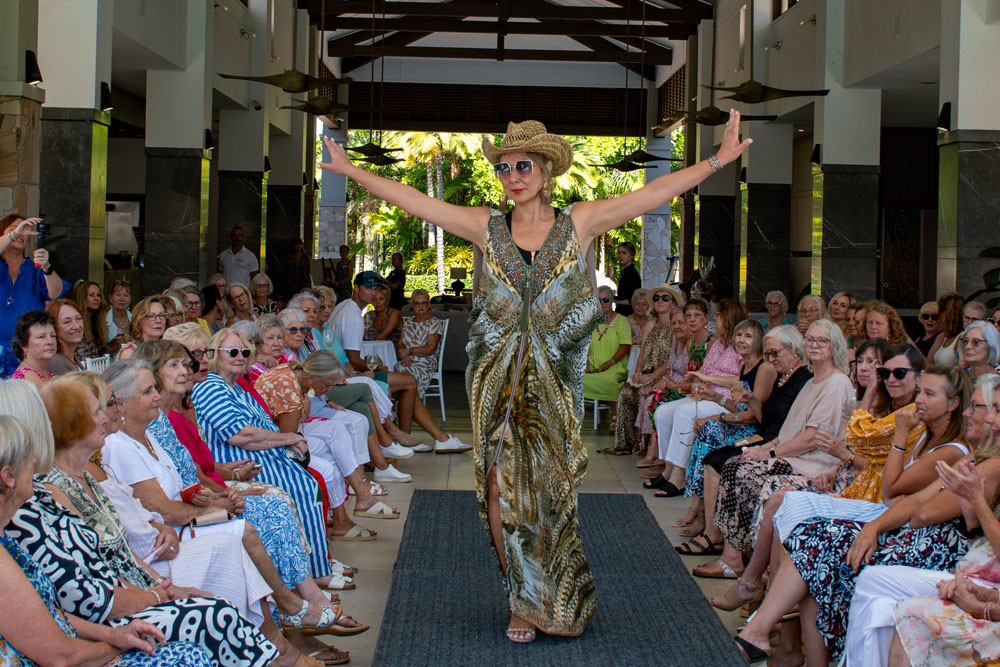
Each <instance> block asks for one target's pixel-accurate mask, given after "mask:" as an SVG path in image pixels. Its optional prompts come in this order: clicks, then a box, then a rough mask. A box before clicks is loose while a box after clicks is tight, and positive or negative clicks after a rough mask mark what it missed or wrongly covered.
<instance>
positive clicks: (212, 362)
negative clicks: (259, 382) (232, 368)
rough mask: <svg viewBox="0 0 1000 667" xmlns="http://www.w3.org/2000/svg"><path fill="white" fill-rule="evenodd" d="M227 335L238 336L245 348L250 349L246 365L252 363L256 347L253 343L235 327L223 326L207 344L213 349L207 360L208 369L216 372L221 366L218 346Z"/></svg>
mask: <svg viewBox="0 0 1000 667" xmlns="http://www.w3.org/2000/svg"><path fill="white" fill-rule="evenodd" d="M229 336H238V337H239V339H240V343H241V344H242V345H243V346H244V347H245V348H247V349H248V350H250V358H249V359H247V365H248V366H249V365H250V364H252V363H253V361H254V358H255V356H256V349H255V348H254V346H253V343H251V342H250V341H249V340H247V339H246V337H245V336H244V335H243V334H242V333H240V332H239V331H237V330H236V329H233V328H232V327H225V328H223V329H219V331H218V332H217V333H216V334H215V335H214V336H212V341H211V342H210V343H209V346H208V347H209V349H212V350H215V354H214V355H212V358H211V359H209V360H208V370H210V371H212V372H215V373H218V372H219V370H220V369H221V368H222V355H221V354H219V351H218V350H219V347H220V346H221V345H222V341H224V340H226V338H228V337H229Z"/></svg>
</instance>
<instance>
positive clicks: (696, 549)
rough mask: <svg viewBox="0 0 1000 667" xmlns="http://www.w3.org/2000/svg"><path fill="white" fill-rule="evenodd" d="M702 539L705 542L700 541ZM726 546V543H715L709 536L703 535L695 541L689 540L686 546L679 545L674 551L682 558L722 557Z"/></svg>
mask: <svg viewBox="0 0 1000 667" xmlns="http://www.w3.org/2000/svg"><path fill="white" fill-rule="evenodd" d="M700 538H705V539H704V541H699V539H700ZM725 544H726V543H725V542H713V541H712V540H711V539H709V537H708V535H706V534H705V533H702V534H701V535H698V536H696V537H695V538H694V539H693V540H688V541H687V542H685V543H684V544H678V545H677V546H676V547H674V551H676V552H677V553H679V554H680V555H682V556H721V555H722V547H724V546H725Z"/></svg>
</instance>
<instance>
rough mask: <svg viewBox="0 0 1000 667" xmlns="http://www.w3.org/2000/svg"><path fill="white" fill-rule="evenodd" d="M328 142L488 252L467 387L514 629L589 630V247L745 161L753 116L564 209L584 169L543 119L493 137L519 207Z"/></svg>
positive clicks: (370, 179)
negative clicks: (474, 203)
mask: <svg viewBox="0 0 1000 667" xmlns="http://www.w3.org/2000/svg"><path fill="white" fill-rule="evenodd" d="M324 143H325V145H326V149H327V151H329V160H328V161H327V162H325V163H324V164H322V168H323V169H326V170H327V171H332V172H335V173H338V174H343V175H346V176H348V177H350V178H352V179H353V180H355V181H357V182H358V183H359V184H360V185H361V186H362V187H364V188H365V189H366V190H368V191H369V192H371V193H372V194H373V195H374V196H376V197H378V198H380V199H383V200H384V201H386V202H388V203H390V204H393V205H395V206H398V207H399V208H401V209H403V210H405V211H407V212H408V213H410V214H411V215H414V216H416V217H419V218H422V219H424V220H426V221H427V222H429V223H432V224H435V225H438V226H440V227H441V228H442V229H444V230H445V231H448V232H450V233H452V234H455V235H456V236H460V237H462V238H464V239H468V240H470V241H472V242H473V243H475V244H476V245H477V246H478V247H479V248H480V249H482V251H483V271H482V276H481V278H480V281H479V286H478V288H477V291H476V297H475V304H474V307H473V311H472V313H471V314H470V318H471V320H472V321H473V324H472V326H471V328H470V331H469V344H468V347H467V350H468V352H469V366H468V369H467V370H466V387H467V389H468V392H469V405H470V406H471V411H472V430H473V442H474V443H475V446H474V448H473V454H474V458H475V461H476V482H477V484H476V492H477V498H478V501H479V513H480V517H481V518H482V521H483V525H484V527H485V528H487V529H488V530H489V532H490V535H491V537H492V540H493V547H494V549H495V550H496V555H497V557H498V560H499V564H500V569H501V573H502V576H503V581H504V585H505V589H506V592H507V595H508V598H509V603H510V608H511V619H510V625H509V626H508V628H507V637H508V638H509V639H510V640H511V641H515V642H522V643H524V642H530V641H532V640H534V638H535V635H536V631H538V630H540V631H543V632H546V633H548V634H555V635H568V636H575V635H579V634H580V633H582V632H583V630H584V629H585V628H586V626H587V623H588V622H589V621H590V618H591V617H592V616H593V614H594V611H595V609H596V606H597V599H596V596H595V593H594V580H593V576H592V574H591V572H590V567H589V565H588V564H587V560H586V557H585V556H584V553H583V549H582V545H581V541H580V535H579V525H578V519H577V502H576V487H577V486H578V485H579V484H580V482H581V481H582V480H583V474H584V472H585V470H586V465H587V455H586V451H585V449H584V446H583V444H582V443H581V440H580V425H581V422H582V419H583V371H584V369H585V367H586V357H587V348H588V344H589V340H590V332H591V330H592V328H593V326H594V323H595V321H596V319H597V318H598V317H599V316H600V310H599V308H598V305H597V301H596V299H595V298H594V291H593V286H592V282H591V279H590V275H591V274H590V272H591V271H592V269H588V267H587V262H586V261H585V257H584V252H583V251H582V249H583V248H588V247H590V245H591V244H592V242H593V240H594V239H595V238H596V237H597V236H599V235H600V234H603V233H605V232H607V231H609V230H611V229H614V228H615V227H618V226H621V225H623V224H625V222H627V221H628V220H631V219H633V218H635V217H638V216H640V215H642V214H644V213H645V212H647V211H651V210H655V209H656V208H658V207H660V206H663V205H664V204H666V203H667V202H668V201H670V200H671V199H672V198H673V197H675V196H676V195H678V194H680V193H682V192H684V191H685V190H688V189H690V188H692V187H694V186H695V185H697V184H698V183H700V182H701V181H703V180H704V179H706V178H707V177H708V176H710V175H711V174H713V173H715V172H717V171H719V170H721V169H722V166H723V165H724V164H727V163H729V162H731V161H733V160H735V159H737V158H738V157H739V156H740V155H741V154H742V153H743V151H744V150H745V149H746V147H747V146H748V145H749V144H750V139H746V140H744V141H743V142H742V143H741V142H740V140H739V113H737V112H732V113H731V114H730V120H729V123H728V125H727V128H726V134H725V137H724V138H723V141H722V146H721V148H720V150H719V152H718V154H717V155H714V156H712V157H711V158H709V159H708V160H704V161H702V162H700V163H698V164H696V165H694V166H692V167H690V168H688V169H684V170H681V171H678V172H674V173H672V174H668V175H666V176H663V177H661V178H657V179H655V180H654V181H652V182H650V183H649V184H647V185H646V186H644V187H643V188H641V189H639V190H636V191H635V192H631V193H628V194H626V195H623V196H621V197H617V198H615V199H612V200H599V201H584V202H579V203H577V204H575V205H574V206H571V207H566V208H563V209H559V208H553V207H552V206H550V205H549V202H550V200H551V196H552V179H553V178H554V177H557V176H559V175H561V174H563V173H565V172H566V171H567V170H568V169H569V168H570V166H571V165H572V161H573V154H572V148H571V147H570V145H569V143H568V142H566V140H564V139H562V138H561V137H558V136H556V135H553V134H549V133H548V132H546V130H545V126H544V125H542V124H541V123H539V122H537V121H525V122H523V123H511V124H510V125H508V127H507V135H506V137H505V138H504V140H503V143H502V144H501V145H500V146H496V145H494V144H493V143H492V141H491V140H489V139H487V140H484V141H483V152H484V154H485V155H486V158H487V159H489V160H490V162H491V163H492V164H493V165H494V170H495V173H496V175H497V177H498V178H499V180H500V183H501V185H502V186H503V189H504V194H505V195H506V197H507V198H509V199H510V200H512V201H513V203H514V204H515V207H514V209H513V210H512V211H510V212H509V213H507V214H503V213H501V212H499V211H495V210H491V209H487V208H486V207H462V206H455V205H452V204H448V203H445V202H442V201H439V200H436V199H433V198H431V197H427V196H426V195H425V194H423V193H421V192H420V191H418V190H416V189H414V188H411V187H409V186H406V185H403V184H401V183H397V182H395V181H390V180H388V179H385V178H381V177H379V176H377V175H375V174H373V173H371V172H368V171H365V170H363V169H360V168H358V167H356V166H354V165H353V164H352V163H351V162H350V159H349V158H348V157H347V154H346V152H345V150H344V148H343V147H342V146H340V145H338V144H336V143H334V142H333V141H331V140H329V139H326V138H324ZM519 359H520V360H521V363H520V364H518V360H519ZM518 370H519V371H520V372H518ZM508 413H509V415H510V416H509V420H508V419H505V416H506V415H507V414H508ZM505 424H506V426H504V425H505ZM501 432H503V434H504V439H503V443H502V447H501V448H500V455H499V458H497V445H498V442H499V440H500V434H501ZM456 613H460V612H458V611H456Z"/></svg>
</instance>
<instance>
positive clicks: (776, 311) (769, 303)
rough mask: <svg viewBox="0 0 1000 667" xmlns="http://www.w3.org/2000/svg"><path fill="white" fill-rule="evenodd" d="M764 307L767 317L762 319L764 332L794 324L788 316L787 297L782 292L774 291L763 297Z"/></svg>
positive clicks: (792, 318)
mask: <svg viewBox="0 0 1000 667" xmlns="http://www.w3.org/2000/svg"><path fill="white" fill-rule="evenodd" d="M764 306H765V307H766V308H767V317H766V318H764V331H770V330H771V329H775V328H777V327H780V326H782V325H784V324H795V318H794V317H792V316H791V315H789V314H788V313H787V312H786V311H787V310H788V297H786V296H785V293H784V292H780V291H778V290H775V291H773V292H768V293H767V296H766V297H764Z"/></svg>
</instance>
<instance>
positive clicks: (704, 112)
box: [674, 104, 777, 127]
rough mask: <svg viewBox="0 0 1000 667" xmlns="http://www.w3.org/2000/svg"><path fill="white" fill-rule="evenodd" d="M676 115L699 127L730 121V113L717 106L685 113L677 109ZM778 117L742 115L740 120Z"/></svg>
mask: <svg viewBox="0 0 1000 667" xmlns="http://www.w3.org/2000/svg"><path fill="white" fill-rule="evenodd" d="M674 111H675V113H677V114H680V116H681V117H682V118H684V120H686V121H688V122H692V123H698V124H699V125H708V126H710V127H711V126H715V125H724V124H725V123H726V121H728V120H729V112H728V111H723V110H722V109H720V108H719V107H717V106H714V105H711V104H710V105H708V106H707V107H702V108H701V109H698V110H697V111H685V110H683V109H675V110H674ZM775 119H777V116H774V115H770V116H748V115H745V114H744V115H741V116H740V120H775Z"/></svg>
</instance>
